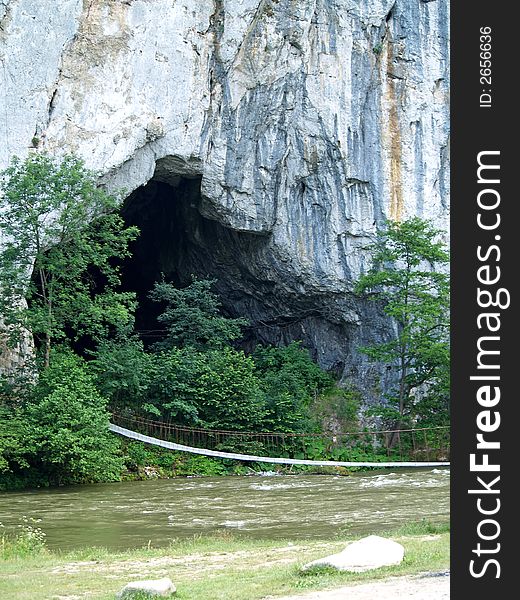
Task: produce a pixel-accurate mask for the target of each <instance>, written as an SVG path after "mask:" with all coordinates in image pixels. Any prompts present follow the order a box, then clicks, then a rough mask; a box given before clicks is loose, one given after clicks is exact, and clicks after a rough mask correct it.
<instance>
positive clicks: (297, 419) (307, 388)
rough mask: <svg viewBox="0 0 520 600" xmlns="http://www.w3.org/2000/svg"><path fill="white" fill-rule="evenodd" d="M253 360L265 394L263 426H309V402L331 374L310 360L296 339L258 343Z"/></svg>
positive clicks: (291, 428) (327, 385)
mask: <svg viewBox="0 0 520 600" xmlns="http://www.w3.org/2000/svg"><path fill="white" fill-rule="evenodd" d="M253 360H254V361H255V368H256V373H257V376H258V378H259V381H260V386H261V388H262V390H263V391H264V393H265V397H266V411H267V414H266V417H265V426H266V429H268V430H274V431H308V430H310V429H312V428H313V426H314V423H313V419H312V417H311V412H310V410H309V409H310V406H311V404H312V403H313V402H314V401H315V400H316V398H317V397H318V396H319V395H320V394H321V393H322V392H324V391H325V390H326V389H328V388H331V387H332V386H333V384H334V380H333V379H332V377H331V376H330V375H328V374H327V373H326V372H325V371H323V370H322V369H321V368H320V367H319V366H318V365H317V364H316V363H315V362H313V361H312V359H311V357H310V354H309V352H308V350H306V349H304V348H302V347H301V344H300V343H299V342H293V343H291V344H289V345H288V346H285V347H281V348H275V347H273V346H269V347H263V346H258V347H257V348H256V350H255V352H254V354H253Z"/></svg>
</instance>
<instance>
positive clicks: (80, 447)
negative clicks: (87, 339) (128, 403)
mask: <svg viewBox="0 0 520 600" xmlns="http://www.w3.org/2000/svg"><path fill="white" fill-rule="evenodd" d="M106 403H107V402H106V399H105V398H103V396H101V394H100V393H99V392H98V391H97V389H96V387H95V385H94V382H93V380H92V378H91V376H90V375H89V374H88V372H87V369H86V368H85V365H84V363H83V361H82V360H81V359H79V358H78V357H76V356H74V355H73V354H72V353H71V352H65V353H62V352H58V353H56V355H55V356H54V357H53V360H52V363H51V366H50V367H49V368H48V369H46V370H45V371H44V372H43V373H42V374H41V375H40V378H39V381H38V383H37V385H36V386H35V387H34V389H33V390H32V393H31V394H30V396H29V399H28V400H27V402H26V404H25V406H24V408H23V411H22V414H23V421H24V429H25V431H24V447H25V452H26V459H27V461H28V463H29V464H30V466H31V469H32V470H33V471H35V472H37V473H39V474H40V475H41V477H42V479H43V480H44V482H45V483H46V484H51V485H56V484H63V483H84V482H96V481H114V480H117V479H118V478H119V476H120V473H121V470H122V466H123V463H122V459H121V458H120V457H119V456H118V442H117V439H116V437H115V436H114V434H112V433H110V431H109V430H108V422H109V414H108V412H107V410H106Z"/></svg>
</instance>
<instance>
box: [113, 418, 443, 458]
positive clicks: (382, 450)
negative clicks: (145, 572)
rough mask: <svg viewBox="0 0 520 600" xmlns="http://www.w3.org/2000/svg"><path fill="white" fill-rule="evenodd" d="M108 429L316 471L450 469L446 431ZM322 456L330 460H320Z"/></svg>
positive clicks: (122, 422) (134, 421) (161, 425)
mask: <svg viewBox="0 0 520 600" xmlns="http://www.w3.org/2000/svg"><path fill="white" fill-rule="evenodd" d="M109 429H110V431H112V432H114V433H116V434H119V435H121V436H124V437H126V438H129V439H132V440H136V441H140V442H143V443H146V444H151V445H154V446H159V447H161V448H166V449H168V450H175V451H179V452H188V453H191V454H199V455H203V456H211V457H215V458H227V459H232V460H238V461H249V462H260V463H274V464H283V465H308V466H320V467H324V466H325V467H327V466H328V467H439V466H449V465H450V462H449V460H448V457H449V452H450V438H449V427H447V426H446V427H423V428H417V429H396V430H385V431H356V432H347V433H328V434H324V433H284V432H245V431H228V430H222V429H219V430H217V429H200V428H194V427H184V426H179V425H176V424H174V423H171V422H165V421H154V420H150V419H145V418H143V417H139V416H135V415H126V416H124V415H118V414H113V415H112V421H111V423H110V425H109ZM309 456H310V457H313V458H308V457H309ZM316 456H319V458H316ZM322 456H330V457H331V458H330V459H326V460H325V459H322V458H321V457H322Z"/></svg>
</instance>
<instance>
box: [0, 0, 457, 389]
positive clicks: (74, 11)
mask: <svg viewBox="0 0 520 600" xmlns="http://www.w3.org/2000/svg"><path fill="white" fill-rule="evenodd" d="M448 32H449V3H448V2H447V0H54V1H52V2H51V1H50V0H0V140H1V141H2V143H1V144H0V168H3V167H4V166H5V165H6V163H7V161H8V160H9V157H10V156H12V155H15V154H16V155H19V156H23V155H25V154H26V153H27V152H28V151H29V148H30V147H31V146H34V147H36V148H37V150H36V151H40V150H42V149H43V150H48V151H51V152H59V153H61V152H75V153H77V154H79V155H80V156H82V157H83V158H84V159H85V161H86V163H87V166H89V167H91V168H93V169H96V170H98V171H99V172H100V174H101V175H102V176H103V179H104V181H105V182H106V183H107V185H109V186H112V187H118V188H120V187H124V188H126V189H127V190H128V193H129V194H130V193H131V192H132V191H133V190H137V189H138V188H141V192H139V191H138V192H135V193H134V194H133V196H131V198H133V199H134V205H133V208H132V207H131V206H130V207H129V210H130V211H131V210H134V212H135V210H136V207H138V206H140V207H141V209H142V210H147V207H148V208H150V207H151V206H152V204H151V203H150V202H153V199H154V198H156V197H157V194H159V191H160V190H163V191H162V192H161V193H162V194H163V195H164V189H165V185H166V184H167V186H170V187H169V188H168V189H170V190H172V188H174V189H173V190H172V191H171V193H172V194H177V196H176V197H177V199H179V198H180V199H181V201H179V202H177V204H176V206H177V208H176V209H175V211H173V212H175V215H174V216H175V219H176V225H175V226H174V225H172V227H171V228H170V231H171V232H172V237H171V240H170V246H171V247H170V248H166V249H164V251H163V252H162V253H161V256H162V258H161V261H162V262H161V265H160V266H161V270H163V271H165V272H168V271H170V272H172V273H173V272H175V273H176V275H177V277H178V278H179V279H182V278H183V274H184V275H186V274H189V273H199V274H204V275H212V276H216V277H218V279H219V281H220V283H219V286H220V291H221V292H222V294H223V295H224V297H225V298H226V309H227V310H228V311H229V312H231V313H236V312H242V313H243V314H245V315H246V316H248V317H249V318H250V319H251V321H252V323H253V325H254V327H253V329H254V334H252V336H253V337H254V339H255V340H256V339H263V340H270V341H280V340H289V339H292V338H302V339H304V340H305V342H306V343H307V344H308V345H309V346H310V347H312V348H313V349H314V350H315V352H316V356H317V357H318V358H319V360H320V361H321V362H322V364H323V365H325V366H327V367H334V368H336V370H337V371H338V372H341V373H343V374H344V375H345V376H347V375H349V374H353V375H354V376H356V377H357V378H358V379H359V378H360V379H362V378H363V377H364V376H365V374H366V370H367V368H368V366H367V364H366V361H365V360H364V359H363V357H362V356H360V355H359V353H358V352H357V351H356V347H358V346H359V344H362V343H366V342H367V341H369V340H373V339H375V338H379V337H381V336H384V326H383V325H384V324H383V322H382V320H381V319H380V317H378V315H377V313H376V311H375V308H374V307H373V306H370V305H367V304H366V303H363V302H361V301H360V300H359V299H356V298H355V297H354V296H353V295H352V294H351V293H350V291H351V288H352V281H353V280H354V279H355V278H356V277H357V276H358V274H359V273H360V271H361V270H362V269H363V268H364V267H365V266H366V264H367V256H366V251H365V250H364V248H365V247H366V245H367V243H368V242H369V241H370V240H371V239H372V238H373V235H374V232H375V231H376V228H377V227H378V225H380V224H381V223H382V221H383V220H384V218H386V217H391V218H394V219H401V218H404V217H406V216H410V215H415V214H417V215H419V216H422V217H425V218H428V219H431V220H433V222H434V223H435V224H436V225H437V226H438V227H439V228H441V229H443V230H446V231H447V222H448V194H449V171H448V160H449V157H448V142H449V107H448V102H449V99H448V91H449V72H448V69H449V55H448V52H449V40H448ZM151 180H153V181H152V183H151V184H148V186H147V187H146V188H142V186H145V185H146V184H147V183H148V182H150V181H151ZM158 190H159V191H158ZM175 190H177V192H175ZM143 198H144V199H146V198H148V201H147V202H148V204H147V203H146V202H145V201H144V199H143ZM172 218H173V217H172ZM179 224H180V225H179ZM162 225H163V229H164V223H163V224H162ZM162 239H163V242H164V244H166V245H168V235H167V233H164V235H163V238H162ZM165 257H166V258H165ZM167 257H169V258H167ZM252 331H253V330H252Z"/></svg>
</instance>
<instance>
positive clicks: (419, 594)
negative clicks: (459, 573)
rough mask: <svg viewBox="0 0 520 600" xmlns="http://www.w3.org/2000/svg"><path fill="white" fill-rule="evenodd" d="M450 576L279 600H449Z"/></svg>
mask: <svg viewBox="0 0 520 600" xmlns="http://www.w3.org/2000/svg"><path fill="white" fill-rule="evenodd" d="M449 597H450V577H449V573H429V574H425V575H422V576H420V575H419V576H414V577H394V578H391V579H387V580H386V581H377V582H374V583H362V584H359V585H349V586H347V587H342V588H339V589H335V590H329V591H322V592H310V593H308V594H302V595H299V596H284V597H283V598H277V600H374V599H375V598H380V599H381V600H411V599H413V600H449Z"/></svg>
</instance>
